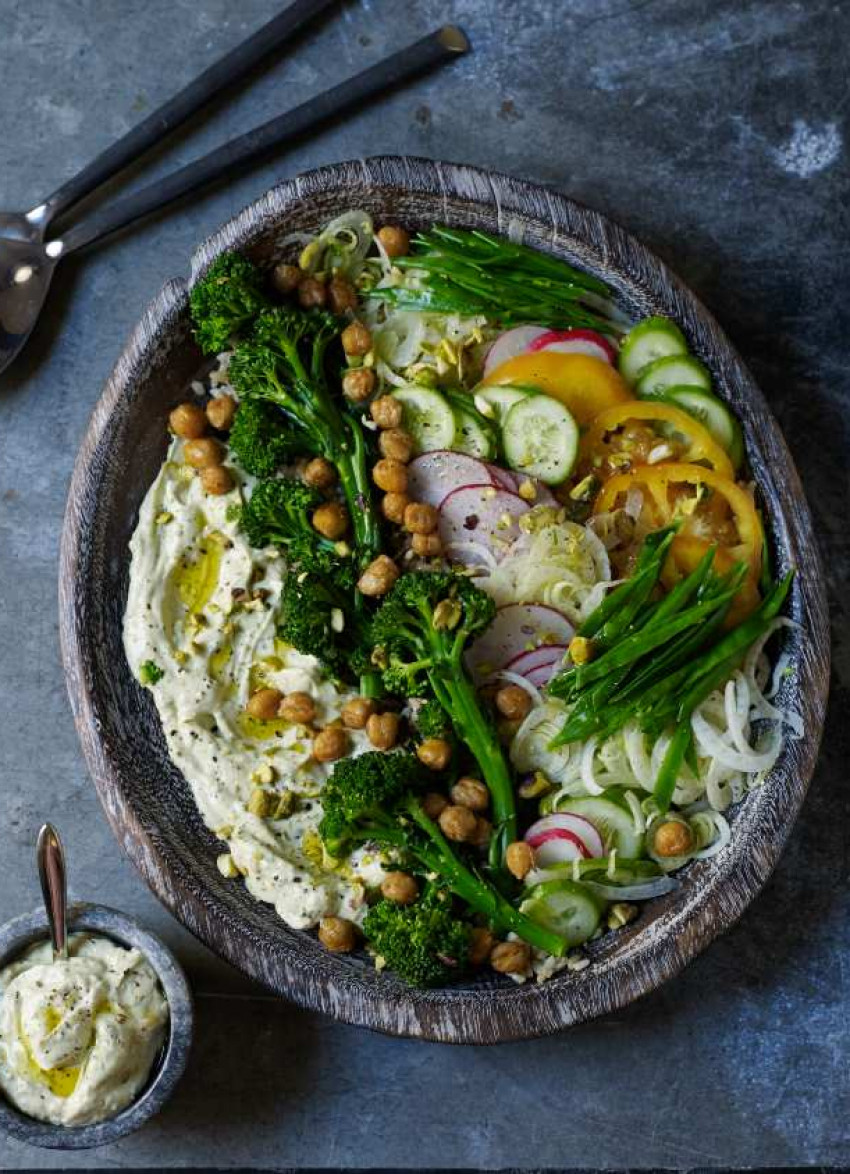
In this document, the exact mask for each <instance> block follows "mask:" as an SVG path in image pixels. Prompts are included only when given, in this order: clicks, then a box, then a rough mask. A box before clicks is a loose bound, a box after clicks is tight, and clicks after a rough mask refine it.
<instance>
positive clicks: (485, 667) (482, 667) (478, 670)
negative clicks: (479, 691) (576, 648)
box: [466, 603, 573, 677]
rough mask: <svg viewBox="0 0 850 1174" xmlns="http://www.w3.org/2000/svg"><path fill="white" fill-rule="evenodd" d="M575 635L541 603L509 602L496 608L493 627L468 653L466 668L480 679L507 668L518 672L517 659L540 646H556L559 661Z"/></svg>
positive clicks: (555, 613)
mask: <svg viewBox="0 0 850 1174" xmlns="http://www.w3.org/2000/svg"><path fill="white" fill-rule="evenodd" d="M572 636H573V627H572V624H571V623H570V621H569V620H568V619H567V618H566V616H564V615H562V614H561V612H559V611H557V610H556V609H555V608H554V607H547V606H546V605H545V604H542V603H508V604H506V605H505V606H504V607H500V608H498V609H497V611H496V615H495V616H494V618H493V622H492V623H491V624H490V627H489V628H488V629H487V630H486V632H484V633H483V634H482V635H481V636H479V637H478V639H477V640H475V641H474V642H473V643H472V645H471V646H470V648H469V649H468V650H467V653H466V665H467V668H468V669H469V671H470V672H471V673H473V675H476V676H478V677H487V676H489V675H490V674H491V673H494V672H496V671H498V670H499V669H503V668H507V667H508V666H510V669H511V671H512V672H517V671H518V670H517V669H516V667H515V664H516V660H517V658H518V657H520V656H522V655H523V654H524V653H529V652H533V651H536V650H538V649H539V647H540V645H547V646H551V647H553V648H554V647H555V646H556V645H557V646H558V651H557V653H556V655H557V657H558V659H560V657H561V656H562V655H563V646H564V645H565V644H568V643H569V641H570V640H571V639H572ZM541 654H542V649H541ZM544 663H545V660H544ZM523 675H524V674H523Z"/></svg>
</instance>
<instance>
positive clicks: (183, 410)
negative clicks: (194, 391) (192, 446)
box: [168, 403, 207, 440]
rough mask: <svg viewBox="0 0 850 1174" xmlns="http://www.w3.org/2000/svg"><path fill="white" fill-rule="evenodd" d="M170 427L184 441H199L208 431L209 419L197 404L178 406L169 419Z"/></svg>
mask: <svg viewBox="0 0 850 1174" xmlns="http://www.w3.org/2000/svg"><path fill="white" fill-rule="evenodd" d="M168 426H169V428H170V429H171V431H172V432H173V433H174V435H175V436H179V437H180V438H181V439H182V440H197V439H198V437H199V436H203V435H204V433H205V432H206V430H207V418H206V416H205V415H204V410H203V408H200V407H198V405H197V404H190V403H186V404H178V405H177V407H176V408H175V409H174V411H173V412H172V413H171V414H170V415H169V417H168Z"/></svg>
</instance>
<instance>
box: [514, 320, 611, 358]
mask: <svg viewBox="0 0 850 1174" xmlns="http://www.w3.org/2000/svg"><path fill="white" fill-rule="evenodd" d="M527 349H528V350H529V351H530V352H531V353H534V352H535V351H561V352H562V353H564V354H567V355H592V356H593V357H594V359H602V360H603V361H604V362H606V363H610V364H611V366H612V367H613V366H614V365H615V364H616V362H617V352H616V351H615V350H614V348H613V346H612V345H611V343H610V342H609V341H608V339H607V338H605V336H604V335H602V334H597V332H596V331H595V330H579V329H576V330H547V331H546V333H545V334H539V335H537V337H536V338H534V339H532V341H531V342H530V343H529V345H528V348H527Z"/></svg>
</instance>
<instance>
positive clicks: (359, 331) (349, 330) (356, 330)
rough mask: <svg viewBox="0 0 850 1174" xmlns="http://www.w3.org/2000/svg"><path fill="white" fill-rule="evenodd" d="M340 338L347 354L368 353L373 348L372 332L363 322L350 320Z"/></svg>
mask: <svg viewBox="0 0 850 1174" xmlns="http://www.w3.org/2000/svg"><path fill="white" fill-rule="evenodd" d="M340 339H341V341H342V349H343V350H344V351H345V353H346V354H347V355H355V356H358V355H368V353H369V351H370V350H371V349H372V332H371V331H370V330H369V327H368V326H364V325H363V323H362V322H349V324H348V326H346V328H345V330H343V332H342V334H341V336H340Z"/></svg>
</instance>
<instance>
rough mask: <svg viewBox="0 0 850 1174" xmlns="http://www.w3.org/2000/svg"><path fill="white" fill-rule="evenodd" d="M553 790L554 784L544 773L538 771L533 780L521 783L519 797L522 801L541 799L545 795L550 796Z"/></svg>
mask: <svg viewBox="0 0 850 1174" xmlns="http://www.w3.org/2000/svg"><path fill="white" fill-rule="evenodd" d="M553 789H554V788H553V784H552V783H551V782H550V781H549V779H547V778H546V775H545V774H544V773H543V771H541V770H538V771H535V773H534V775H533V776H532V778H530V779H526V780H525V782H524V783H520V786H519V795H520V798H521V799H539V798H541V796H543V795H548V794H549V793H550V791H552V790H553Z"/></svg>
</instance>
